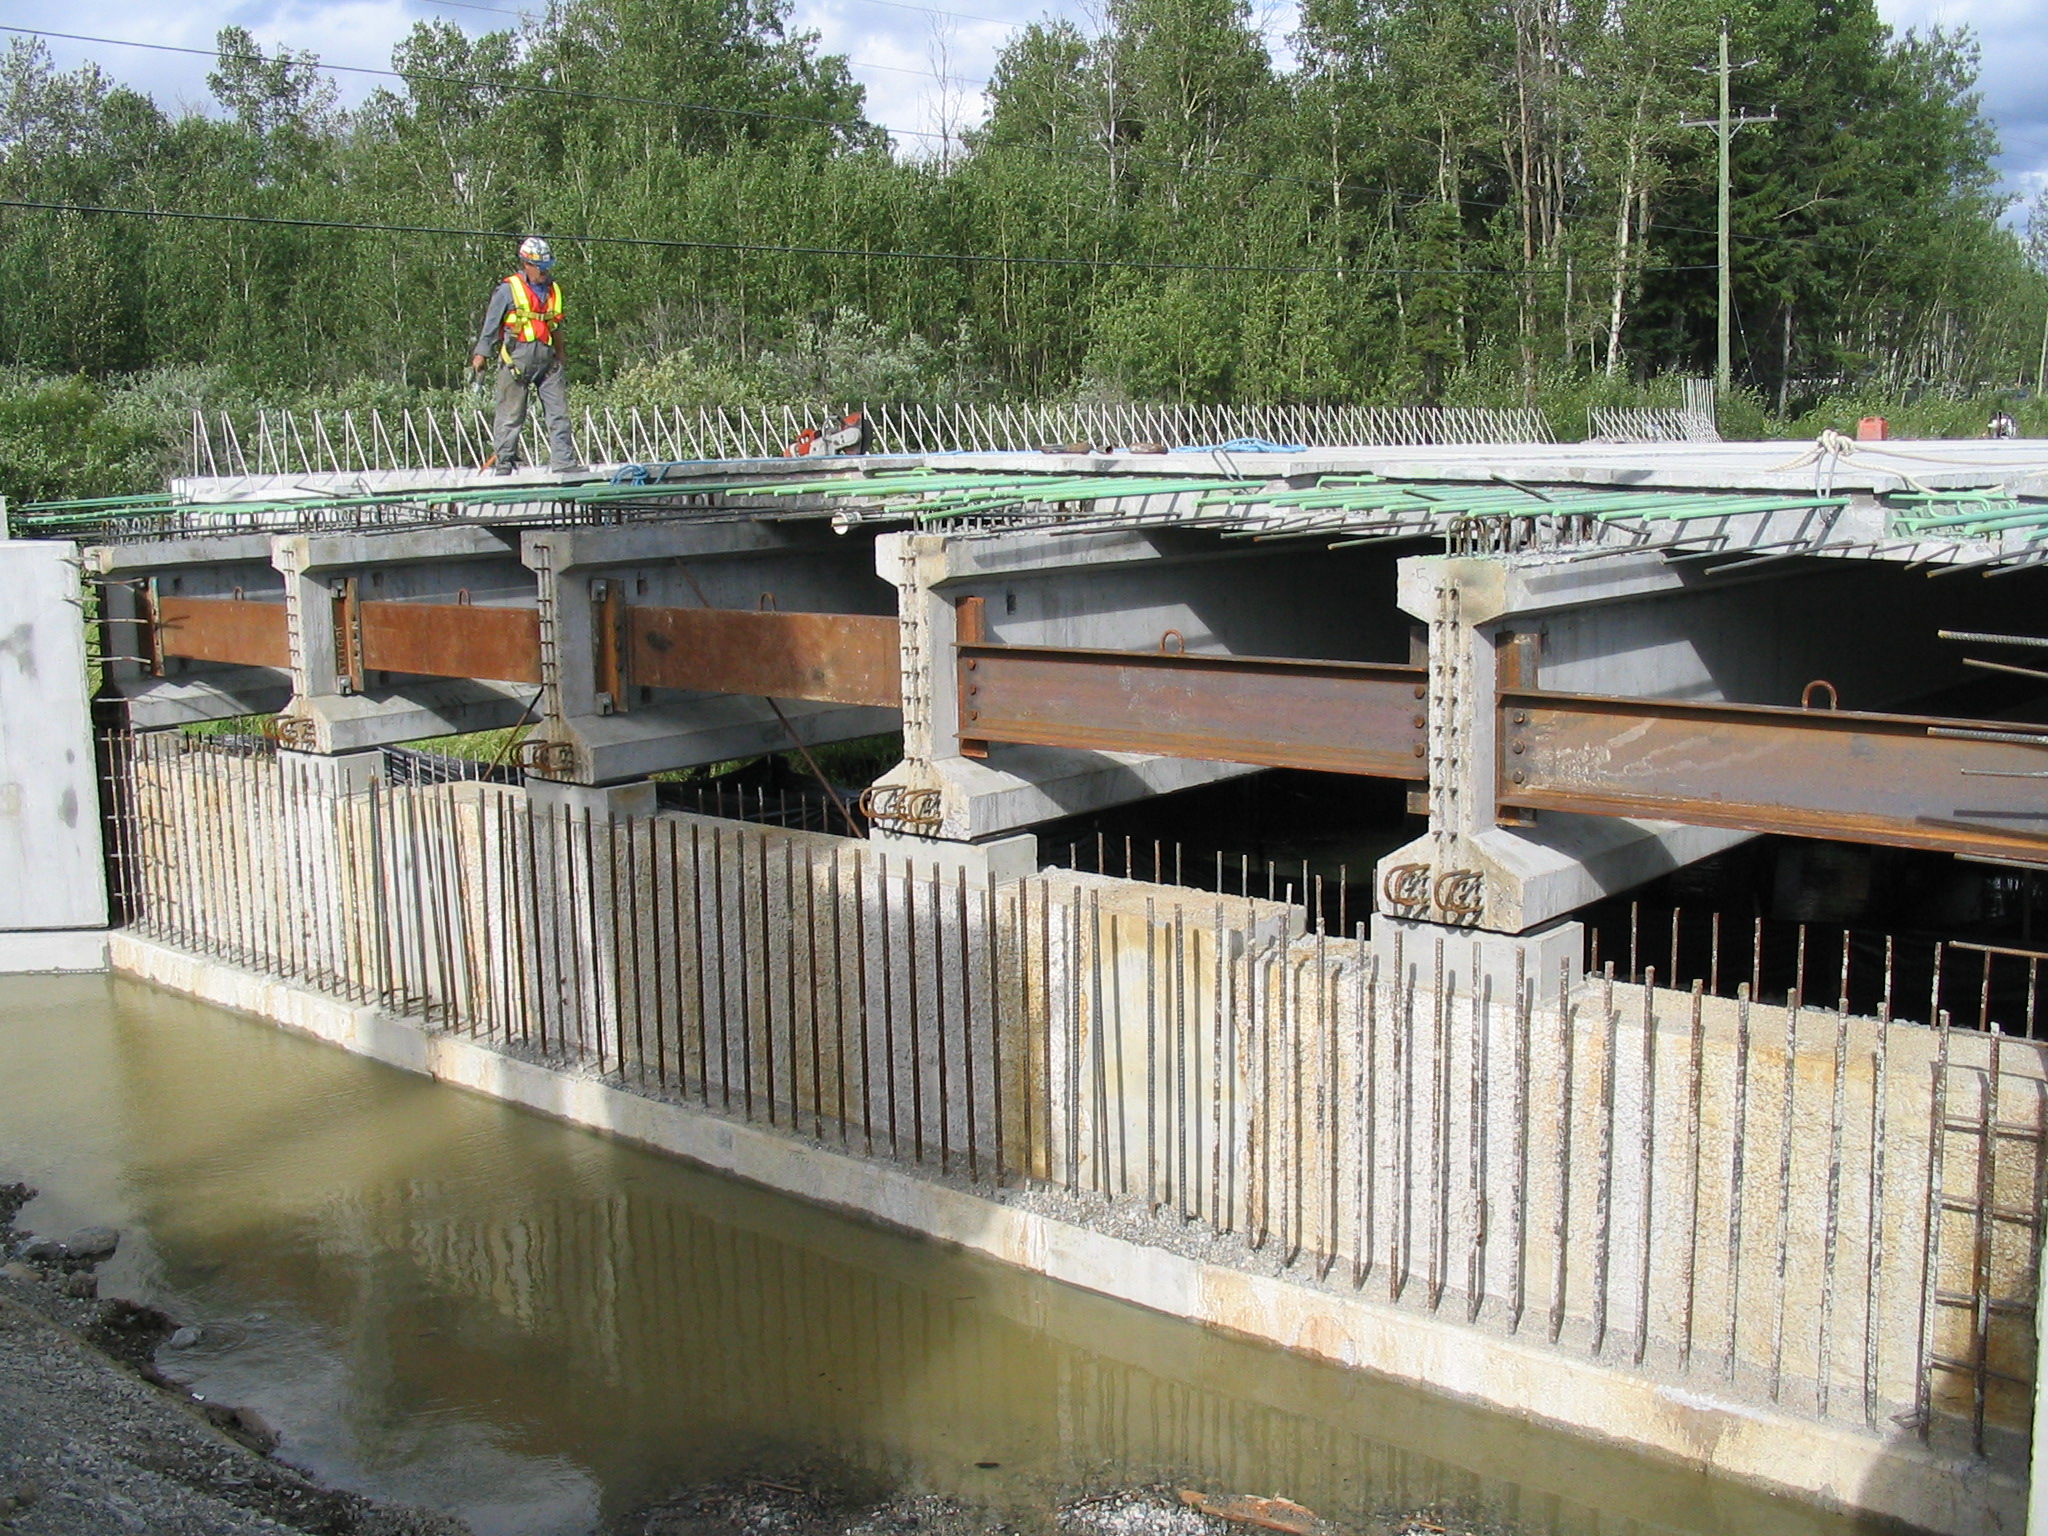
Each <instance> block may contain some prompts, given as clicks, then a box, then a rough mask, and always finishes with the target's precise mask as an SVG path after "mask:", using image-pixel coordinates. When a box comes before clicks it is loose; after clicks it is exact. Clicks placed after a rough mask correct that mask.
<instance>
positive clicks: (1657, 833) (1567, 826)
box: [1378, 553, 2020, 933]
mask: <svg viewBox="0 0 2048 1536" xmlns="http://www.w3.org/2000/svg"><path fill="white" fill-rule="evenodd" d="M1954 592H1955V589H1953V588H1944V587H1939V586H1930V584H1929V583H1928V582H1927V581H1926V580H1925V579H1924V578H1922V577H1917V576H1909V575H1908V574H1907V573H1905V572H1903V571H1901V570H1899V569H1897V568H1895V567H1891V566H1888V565H1877V564H1869V563H1857V564H1851V563H1847V562H1827V563H1825V564H1822V563H1817V562H1815V563H1802V564H1798V565H1789V564H1777V565H1769V566H1759V567H1755V568H1752V569H1750V570H1747V571H1744V572H1741V573H1738V574H1733V575H1729V576H1718V577H1717V576H1715V575H1713V574H1711V573H1710V572H1706V571H1702V570H1701V569H1700V568H1699V567H1698V566H1697V565H1690V564H1678V565H1674V564H1670V563H1667V562H1666V561H1664V560H1663V559H1662V558H1660V557H1659V556H1657V555H1655V554H1649V553H1645V554H1641V555H1620V556H1616V557H1614V558H1610V559H1604V560H1600V561H1597V562H1584V563H1571V562H1566V561H1556V560H1552V561H1548V562H1543V561H1530V560H1518V559H1515V558H1513V557H1451V556H1432V557H1427V558H1417V559H1411V560H1406V561H1403V562H1402V570H1401V583H1400V601H1401V606H1402V607H1403V609H1405V610H1406V611H1407V612H1409V613H1412V614H1414V615H1415V616H1416V617H1418V618H1421V619H1424V620H1425V621H1426V622H1427V623H1428V625H1429V655H1430V660H1429V668H1430V685H1429V708H1428V713H1429V734H1430V741H1429V767H1430V780H1431V789H1430V796H1429V809H1430V830H1429V832H1428V834H1426V835H1425V836H1423V837H1421V838H1418V839H1416V840H1414V841H1413V842H1411V843H1409V844H1407V845H1406V846H1404V847H1402V848H1400V849H1398V850H1396V851H1395V852H1394V853H1392V854H1389V855H1388V856H1387V857H1386V858H1385V859H1383V860H1382V861H1381V863H1380V865H1379V869H1378V880H1379V890H1380V893H1381V905H1382V907H1383V908H1384V909H1386V910H1388V911H1389V912H1390V913H1393V914H1398V915H1401V916H1405V917H1409V918H1421V919H1429V920H1434V921H1438V922H1448V923H1451V924H1454V925H1458V926H1466V927H1473V928H1478V929H1482V930H1490V931H1495V932H1505V933H1526V932H1529V931H1531V930H1534V929H1537V928H1539V927H1541V926H1542V925H1544V924H1546V923H1550V922H1553V921H1555V920H1557V919H1559V918H1561V917H1563V916H1564V915H1566V914H1567V913H1569V912H1571V911H1573V910H1575V909H1576V908H1578V907H1582V906H1585V905H1587V904H1589V903H1590V902H1593V901H1597V900H1599V899H1601V898H1602V897H1604V896H1608V895H1612V894H1615V893H1617V892H1620V891H1624V890H1627V889H1629V888H1631V887H1632V886H1636V885H1640V884H1642V883H1644V882H1646V881H1649V880H1652V879H1655V878H1657V877H1658V876H1660V875H1663V874H1666V873H1669V872H1670V871H1672V870H1674V869H1677V868H1680V867H1682V866H1684V865H1686V864H1689V863H1692V862H1695V861H1696V860H1699V859H1702V858H1706V857H1709V856H1711V855H1712V854H1714V853H1716V852H1719V851H1721V850H1722V849H1725V848H1727V847H1730V846H1732V845H1734V844H1735V843H1738V842H1741V841H1743V840H1745V839H1746V838H1747V837H1748V836H1750V835H1752V834H1751V833H1749V832H1747V831H1742V830H1735V829H1732V828H1728V827H1725V826H1724V827H1721V828H1716V827H1714V826H1695V825H1679V824H1676V823H1673V822H1669V821H1656V820H1645V819H1640V818H1634V817H1628V816H1619V815H1591V814H1580V813H1576V812H1572V811H1559V810H1550V809H1545V810H1542V811H1540V812H1515V811H1504V810H1503V808H1502V804H1501V802H1502V800H1503V798H1504V797H1505V798H1510V799H1511V798H1513V791H1512V787H1511V786H1508V785H1505V784H1504V783H1503V780H1502V769H1501V766H1500V765H1501V761H1502V756H1503V753H1502V748H1503V740H1502V736H1501V724H1500V716H1499V709H1498V708H1497V705H1496V701H1497V700H1498V698H1499V697H1500V696H1501V695H1502V694H1503V693H1508V694H1516V695H1520V694H1521V693H1523V692H1524V691H1525V690H1529V689H1532V688H1537V687H1540V688H1542V689H1543V690H1546V691H1548V690H1559V691H1561V692H1574V691H1576V692H1586V693H1597V694H1599V695H1602V696H1605V697H1609V698H1614V697H1620V698H1644V699H1665V700H1682V701H1688V702H1693V703H1701V704H1705V703H1713V702H1728V703H1737V704H1770V705H1786V704H1790V705H1797V704H1799V703H1800V702H1801V695H1802V693H1803V692H1804V691H1805V690H1806V687H1807V685H1808V684H1809V683H1811V682H1813V681H1815V680H1816V679H1825V680H1826V681H1827V682H1828V683H1829V684H1831V685H1833V687H1834V688H1835V689H1836V690H1838V692H1839V696H1840V697H1841V698H1842V699H1845V700H1849V701H1851V702H1853V703H1854V705H1855V706H1856V707H1857V708H1859V709H1873V708H1875V709H1882V708H1886V707H1897V706H1900V705H1905V704H1909V703H1911V702H1912V701H1915V700H1920V699H1925V698H1927V697H1929V696H1930V695H1933V694H1936V693H1938V692H1940V691H1941V690H1942V689H1944V688H1946V687H1950V686H1953V685H1954V684H1955V683H1956V682H1957V681H1958V680H1959V677H1960V676H1961V674H1960V672H1959V668H1958V666H1957V661H1956V658H1955V656H1954V654H1953V652H1952V651H1947V650H1944V648H1943V647H1942V645H1941V644H1940V642H1939V641H1938V640H1937V639H1936V637H1935V631H1936V630H1937V629H1938V628H1939V627H1940V625H1941V623H1942V622H1943V618H1944V616H1945V615H1951V614H1952V609H1949V608H1947V607H1946V606H1945V605H1947V604H1950V603H1952V602H1953V601H1954ZM1995 599H1996V600H1997V601H1998V602H1999V603H2000V604H2001V605H2003V604H2005V603H2017V602H2018V601H2019V600H2020V598H2019V594H2017V593H2014V592H2012V590H2011V589H2010V588H2008V589H2007V590H2006V592H2004V593H1999V594H1995ZM1878 633H1881V634H1882V636H1883V640H1882V642H1881V643H1873V638H1874V636H1875V635H1876V634H1878ZM1510 729H1511V728H1510ZM1589 809H1592V807H1591V806H1590V805H1589Z"/></svg>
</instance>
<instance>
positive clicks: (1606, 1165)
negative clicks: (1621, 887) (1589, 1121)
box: [1592, 924, 1635, 1355]
mask: <svg viewBox="0 0 2048 1536" xmlns="http://www.w3.org/2000/svg"><path fill="white" fill-rule="evenodd" d="M1629 961H1630V964H1631V965H1633V964H1634V961H1635V935H1634V932H1633V924H1631V932H1630V936H1629ZM1601 979H1602V981H1603V982H1604V983H1605V985H1604V987H1603V989H1602V991H1601V997H1600V1012H1601V1015H1602V1018H1603V1021H1604V1023H1603V1032H1604V1037H1605V1038H1604V1041H1603V1044H1602V1046H1601V1051H1600V1182H1599V1184H1598V1186H1597V1187H1596V1188H1595V1190H1594V1196H1593V1231H1594V1240H1593V1342H1592V1353H1593V1354H1595V1355H1598V1354H1599V1353H1600V1351H1601V1349H1602V1348H1603V1347H1604V1346H1605V1344H1606V1342H1607V1308H1608V1285H1609V1282H1610V1279H1611V1268H1610V1260H1611V1257H1612V1252H1613V1239H1614V1100H1615V1079H1616V1078H1617V1077H1619V1076H1620V1074H1621V1013H1620V1011H1619V1010H1618V1009H1616V1007H1615V1006H1614V970H1613V967H1611V966H1610V967H1609V968H1608V969H1607V971H1606V973H1605V974H1604V975H1603V977H1602V978H1601Z"/></svg>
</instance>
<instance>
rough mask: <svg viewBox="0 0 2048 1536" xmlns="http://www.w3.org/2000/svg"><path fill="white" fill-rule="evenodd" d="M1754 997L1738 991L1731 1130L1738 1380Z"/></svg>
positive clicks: (1731, 1312) (1731, 1345) (1731, 1365)
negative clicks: (1745, 1165)
mask: <svg viewBox="0 0 2048 1536" xmlns="http://www.w3.org/2000/svg"><path fill="white" fill-rule="evenodd" d="M1750 1006H1751V994H1750V991H1749V988H1748V987H1746V986H1738V987H1737V988H1736V989H1735V1113H1734V1115H1733V1116H1732V1117H1731V1121H1730V1131H1729V1153H1730V1157H1729V1185H1728V1187H1729V1194H1728V1355H1727V1359H1726V1360H1725V1361H1724V1362H1723V1363H1722V1375H1723V1376H1724V1377H1725V1378H1726V1379H1728V1380H1730V1381H1733V1380H1734V1379H1735V1361H1736V1356H1737V1353H1738V1350H1739V1347H1740V1343H1741V1340H1740V1337H1739V1335H1738V1334H1737V1331H1736V1323H1737V1319H1738V1317H1739V1316H1740V1313H1741V1303H1742V1228H1743V1214H1744V1213H1743V1206H1742V1200H1743V1191H1742V1186H1743V1174H1744V1172H1745V1169H1744V1166H1743V1164H1744V1155H1745V1153H1746V1152H1747V1150H1748V1144H1749V1058H1750V1028H1749V1010H1750Z"/></svg>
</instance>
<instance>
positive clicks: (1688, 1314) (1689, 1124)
mask: <svg viewBox="0 0 2048 1536" xmlns="http://www.w3.org/2000/svg"><path fill="white" fill-rule="evenodd" d="M1691 1044H1692V1049H1691V1051H1690V1053H1689V1055H1688V1058H1687V1065H1686V1083H1685V1102H1686V1117H1685V1140H1686V1148H1685V1154H1686V1169H1687V1175H1686V1198H1685V1286H1684V1291H1685V1302H1684V1312H1683V1315H1682V1319H1681V1323H1680V1327H1679V1345H1678V1368H1679V1370H1680V1371H1682V1372H1689V1371H1691V1370H1692V1334H1693V1321H1694V1318H1695V1316H1696V1314H1697V1308H1698V1304H1699V1265H1700V1144H1701V1142H1702V1141H1703V1140H1704V1139H1705V1128H1704V1127H1703V1126H1702V1124H1701V1122H1700V1113H1701V1104H1700V1095H1701V1092H1702V1089H1703V1087H1704V1083H1703V1079H1704V1077H1705V1068H1706V1048H1707V1033H1706V1019H1705V1004H1704V999H1703V997H1702V988H1701V983H1700V981H1699V979H1698V978H1697V977H1695V978H1694V980H1693V984H1692V1032H1691Z"/></svg>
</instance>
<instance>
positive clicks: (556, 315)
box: [498, 272, 562, 367]
mask: <svg viewBox="0 0 2048 1536" xmlns="http://www.w3.org/2000/svg"><path fill="white" fill-rule="evenodd" d="M505 281H506V282H507V283H508V284H510V285H511V288H512V307H511V308H510V309H508V310H506V311H505V327H504V335H503V336H502V337H501V338H500V340H499V342H498V356H499V357H500V358H502V359H504V361H505V364H506V366H507V367H510V366H512V349H511V346H510V343H512V342H514V341H520V342H527V341H538V342H542V343H545V344H547V345H553V343H554V339H555V327H556V326H557V325H560V324H561V323H562V285H561V283H560V282H559V281H557V282H553V283H550V284H548V296H547V300H546V302H545V303H543V302H542V300H541V298H540V295H539V294H537V293H535V292H534V291H533V288H532V287H531V286H530V285H529V284H528V283H527V281H526V278H525V277H524V276H523V275H522V274H520V273H518V272H514V273H513V274H512V275H511V276H510V277H508V278H506V279H505Z"/></svg>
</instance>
